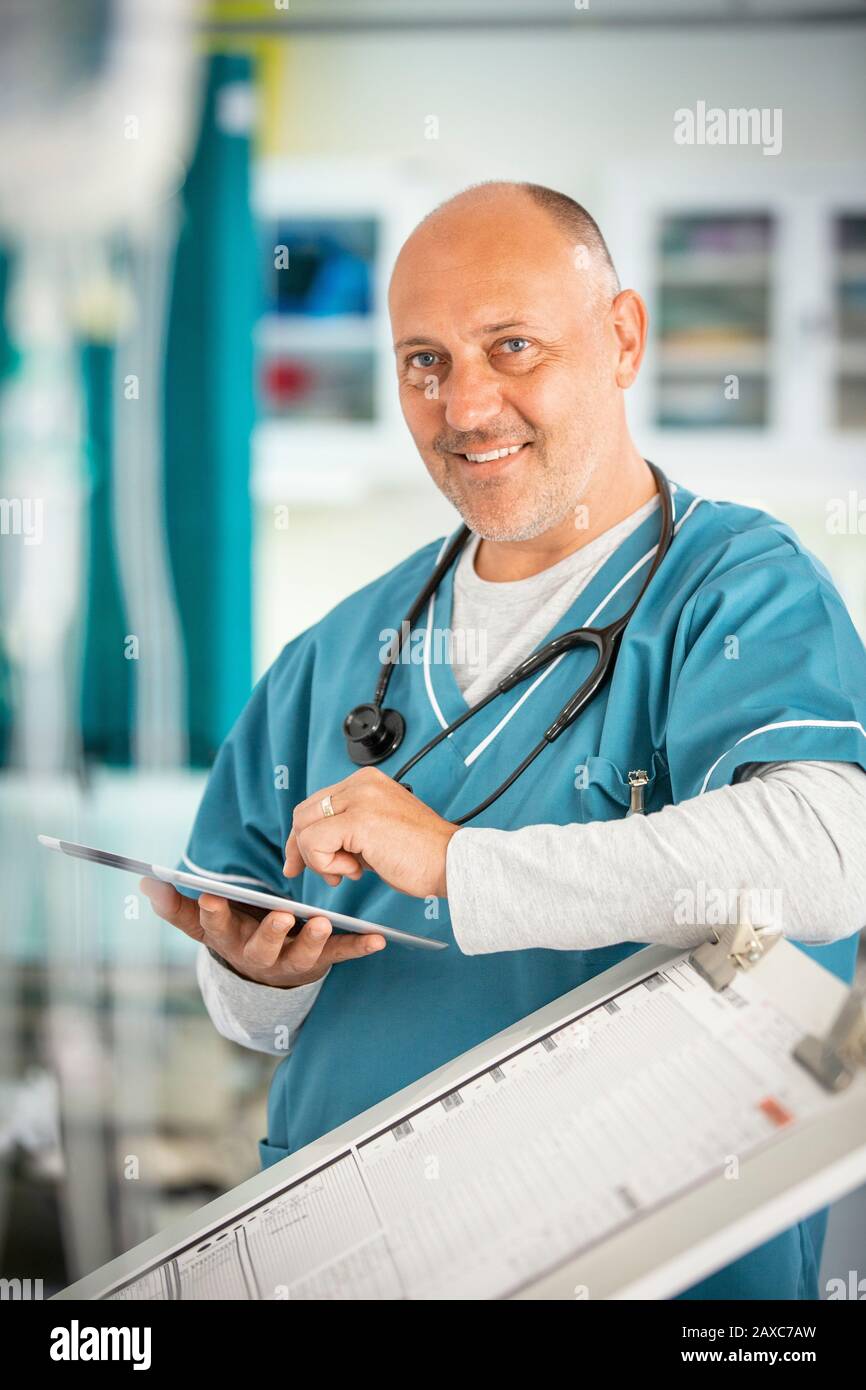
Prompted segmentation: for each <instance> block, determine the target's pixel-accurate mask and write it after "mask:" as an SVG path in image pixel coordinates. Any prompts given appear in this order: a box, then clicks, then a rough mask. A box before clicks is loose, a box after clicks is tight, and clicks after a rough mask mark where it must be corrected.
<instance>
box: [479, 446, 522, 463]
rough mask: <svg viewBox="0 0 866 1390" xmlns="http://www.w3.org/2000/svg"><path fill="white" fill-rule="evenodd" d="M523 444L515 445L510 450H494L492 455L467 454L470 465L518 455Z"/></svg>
mask: <svg viewBox="0 0 866 1390" xmlns="http://www.w3.org/2000/svg"><path fill="white" fill-rule="evenodd" d="M522 448H523V445H522V444H513V445H512V446H511V448H510V449H494V450H493V452H492V454H467V455H466V457H467V458H468V460H469V462H470V463H489V462H490V460H491V459H504V458H505V457H506V455H508V454H516V453H517V451H518V449H522Z"/></svg>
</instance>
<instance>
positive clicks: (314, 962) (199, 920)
mask: <svg viewBox="0 0 866 1390" xmlns="http://www.w3.org/2000/svg"><path fill="white" fill-rule="evenodd" d="M139 886H140V888H141V891H142V892H143V893H145V894H146V895H147V897H148V898H150V901H151V904H152V906H153V910H154V912H155V913H156V914H157V916H159V917H163V918H164V919H165V921H166V922H170V923H171V925H172V926H173V927H177V928H178V929H179V930H180V931H182V932H185V933H186V935H187V936H191V937H192V938H193V940H194V941H203V942H204V944H205V945H206V946H210V947H211V949H212V950H214V951H216V953H217V955H219V956H222V958H223V960H224V961H227V962H228V964H229V965H230V966H231V967H232V969H233V970H236V971H237V973H238V974H239V975H243V976H244V978H245V979H247V980H254V981H255V982H256V984H260V985H273V986H276V987H277V988H278V989H291V988H294V987H295V986H296V985H309V984H312V983H313V981H314V980H320V979H321V978H322V976H323V975H324V974H326V973H327V971H328V969H329V968H330V966H332V965H334V964H336V963H337V961H343V960H356V959H357V957H358V956H367V955H370V954H371V952H373V951H381V950H382V948H383V947H384V945H385V938H384V936H377V935H375V934H373V933H370V934H368V935H361V934H356V933H354V932H351V933H350V932H345V933H344V932H341V933H340V934H339V935H338V936H332V934H331V933H332V928H331V924H330V922H329V921H328V919H327V917H311V918H310V919H309V921H308V922H306V923H305V924H304V926H303V927H302V928H301V930H300V931H299V932H298V933H297V935H296V936H292V937H289V935H288V933H289V931H290V930H291V928H292V927H293V926H294V924H295V919H294V917H293V915H292V913H291V912H269V913H267V915H266V916H264V917H262V919H261V921H260V920H259V919H258V918H257V917H256V916H254V915H253V914H254V913H255V909H254V908H246V909H245V910H243V911H242V910H241V908H240V907H239V905H238V904H237V903H231V902H227V901H226V899H225V898H218V897H217V896H216V895H215V894H214V893H202V895H201V897H200V898H199V900H198V902H196V901H195V900H194V899H193V898H186V897H184V896H183V894H182V893H179V892H178V891H177V889H176V888H173V887H172V885H171V884H170V883H164V882H163V881H162V879H157V878H143V879H141V881H140V884H139Z"/></svg>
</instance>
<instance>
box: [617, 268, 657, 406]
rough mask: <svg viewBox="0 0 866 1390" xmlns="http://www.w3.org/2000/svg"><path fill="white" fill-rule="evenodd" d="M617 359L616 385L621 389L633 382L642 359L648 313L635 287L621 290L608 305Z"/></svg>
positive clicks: (626, 387)
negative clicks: (609, 306) (609, 305)
mask: <svg viewBox="0 0 866 1390" xmlns="http://www.w3.org/2000/svg"><path fill="white" fill-rule="evenodd" d="M610 322H611V325H612V327H613V331H614V334H615V337H616V342H617V348H618V359H617V365H616V384H617V386H618V387H619V388H620V390H622V391H627V390H628V388H629V387H630V386H631V385H632V383H633V382H634V380H635V378H636V377H637V374H638V372H639V371H640V364H641V362H642V361H643V355H644V349H645V347H646V335H647V326H648V323H649V316H648V314H647V308H646V304H645V303H644V302H643V300H642V299H641V297H640V295H639V294H638V293H637V290H622V291H621V293H620V294H618V295H617V297H616V299H615V300H614V301H613V304H612V305H611V308H610Z"/></svg>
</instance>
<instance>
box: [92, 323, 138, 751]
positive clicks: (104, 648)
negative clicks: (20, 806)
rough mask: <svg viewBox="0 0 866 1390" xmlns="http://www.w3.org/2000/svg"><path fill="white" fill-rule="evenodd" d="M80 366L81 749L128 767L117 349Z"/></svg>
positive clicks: (129, 683)
mask: <svg viewBox="0 0 866 1390" xmlns="http://www.w3.org/2000/svg"><path fill="white" fill-rule="evenodd" d="M81 368H82V377H83V386H84V408H85V409H84V421H85V431H86V439H87V446H86V462H85V466H86V467H87V470H88V474H89V480H90V499H89V516H88V523H87V576H88V581H87V588H88V603H87V607H86V610H85V616H84V629H83V633H82V641H83V648H84V649H83V653H82V684H81V706H80V717H81V738H82V748H83V753H84V759H85V762H97V763H109V764H112V765H114V766H125V765H126V764H128V763H129V755H130V727H131V722H132V712H133V701H134V698H135V672H136V665H135V663H134V662H132V661H122V660H121V659H120V653H122V651H123V641H124V637H125V635H126V633H127V631H128V625H127V622H126V617H125V613H124V605H123V595H122V592H121V587H120V579H119V576H118V571H117V558H116V551H115V546H114V536H113V525H112V472H111V460H112V439H111V393H112V389H113V378H112V372H113V368H114V353H113V351H112V349H111V348H110V347H108V346H107V345H106V344H104V343H89V344H85V345H84V346H83V348H82V353H81Z"/></svg>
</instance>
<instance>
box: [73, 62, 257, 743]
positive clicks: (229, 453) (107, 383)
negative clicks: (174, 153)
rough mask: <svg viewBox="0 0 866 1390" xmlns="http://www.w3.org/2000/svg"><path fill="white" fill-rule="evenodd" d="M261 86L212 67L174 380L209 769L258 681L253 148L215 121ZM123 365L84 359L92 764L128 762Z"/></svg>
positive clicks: (187, 219)
mask: <svg viewBox="0 0 866 1390" xmlns="http://www.w3.org/2000/svg"><path fill="white" fill-rule="evenodd" d="M250 79H251V73H250V64H249V60H248V59H246V58H242V57H238V56H217V57H214V58H213V59H212V60H211V61H210V63H209V68H208V74H207V81H206V90H205V96H204V103H203V112H202V123H201V131H200V135H199V139H198V145H197V148H196V152H195V155H194V158H193V161H192V164H191V167H190V170H189V174H188V177H187V179H186V182H185V184H184V188H183V190H182V194H181V200H182V208H181V225H180V233H179V239H178V244H177V252H176V258H175V265H174V271H173V276H172V285H171V302H170V306H169V313H168V327H167V340H166V356H165V372H164V421H163V431H164V432H163V438H164V448H165V525H166V532H167V538H168V549H169V554H170V561H171V570H172V584H173V589H174V594H175V599H176V602H177V606H178V611H179V617H180V626H181V630H182V635H183V643H184V649H185V662H186V671H187V725H188V736H189V757H190V762H191V764H192V765H194V766H209V764H210V763H211V762H212V760H213V758H214V755H215V753H216V750H217V748H218V747H219V745H220V743H221V742H222V739H223V738H224V736H225V734H226V733H227V731H228V729H229V728H230V726H231V724H232V723H233V721H234V719H235V717H236V716H237V714H238V713H239V712H240V710H241V708H242V706H243V704H244V703H245V701H246V699H247V696H248V695H249V691H250V686H251V680H252V621H251V604H252V580H251V559H252V555H251V551H252V544H251V540H252V523H251V514H250V437H251V432H252V427H253V419H254V391H253V348H252V328H253V322H254V318H255V315H256V313H257V310H258V284H259V278H258V271H257V265H256V237H255V230H254V225H253V219H252V213H251V209H250V202H249V183H250V142H249V139H248V137H247V136H246V135H245V134H238V133H235V132H234V131H231V132H229V131H227V130H224V129H222V128H221V126H220V124H219V121H218V110H219V106H218V104H219V93H220V90H221V89H222V88H223V87H224V86H225V85H226V84H228V83H236V82H238V83H243V82H247V81H249V80H250ZM113 358H114V354H113V352H112V350H111V349H110V348H107V347H103V346H99V345H89V346H87V347H86V348H85V350H84V353H83V368H84V379H85V397H86V408H87V421H88V456H89V466H90V472H91V479H92V493H91V502H90V518H89V525H90V544H89V558H90V564H89V584H88V589H89V597H88V612H87V620H86V625H85V646H84V669H83V684H82V692H81V720H82V728H83V735H84V752H85V758H86V760H88V761H96V762H107V763H114V764H121V765H123V764H126V763H128V762H129V757H130V727H131V721H132V718H133V711H134V699H135V688H134V682H135V672H136V663H135V662H132V661H120V660H118V653H119V652H121V651H122V649H123V638H124V634H125V632H126V631H127V630H128V629H127V619H126V616H125V614H124V608H123V600H122V592H121V589H120V585H119V582H118V572H117V565H116V557H115V551H114V542H113V536H112V524H111V515H112V499H111V466H110V460H111V392H112V390H113V389H115V387H114V383H113V378H112V371H113Z"/></svg>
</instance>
